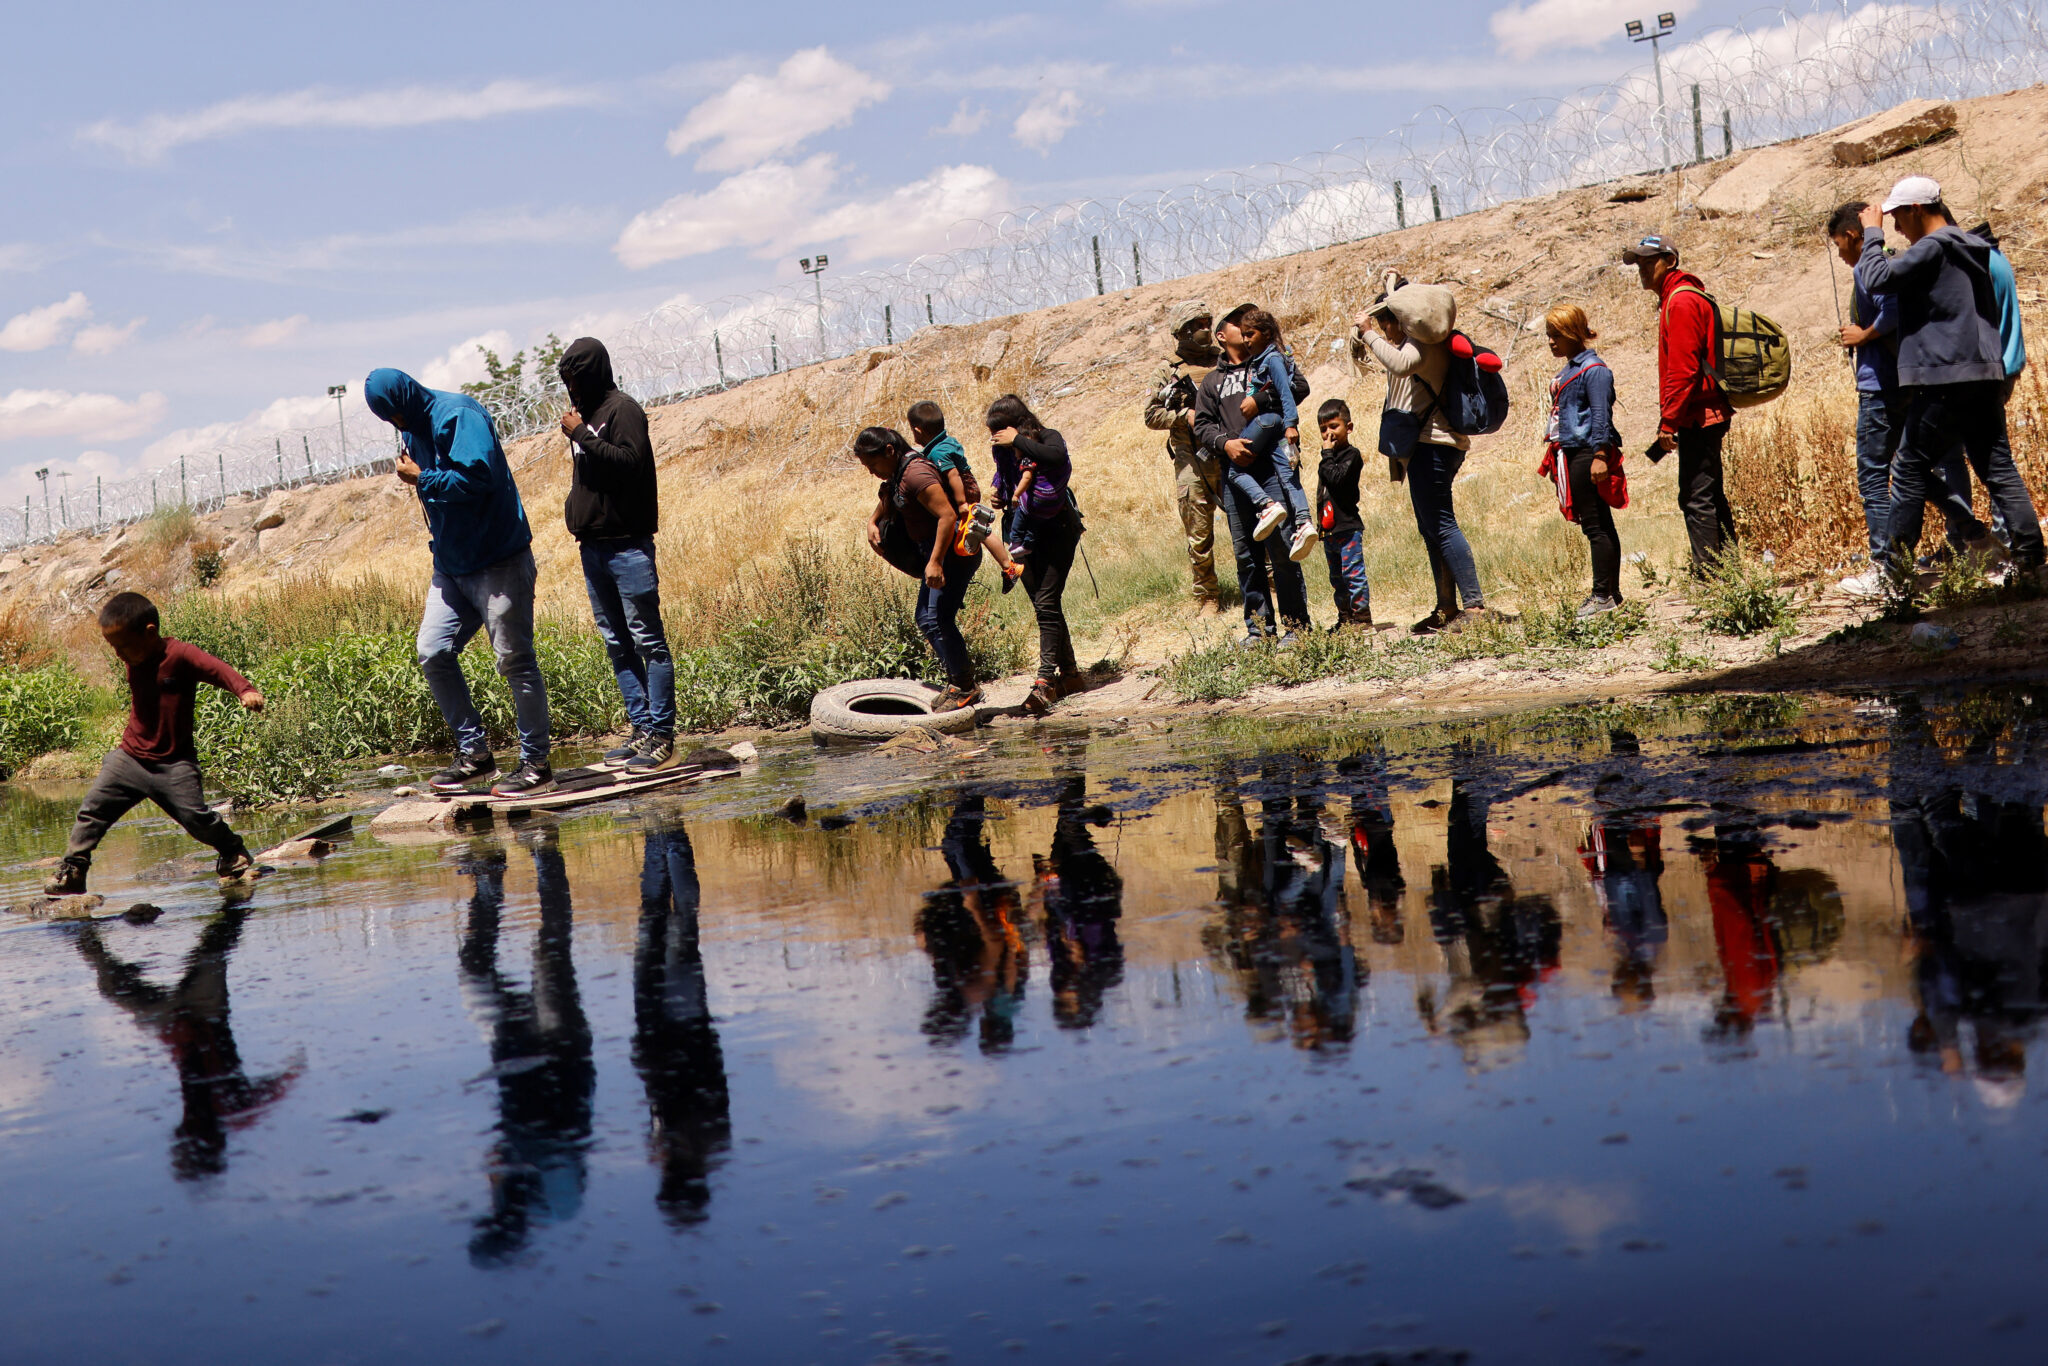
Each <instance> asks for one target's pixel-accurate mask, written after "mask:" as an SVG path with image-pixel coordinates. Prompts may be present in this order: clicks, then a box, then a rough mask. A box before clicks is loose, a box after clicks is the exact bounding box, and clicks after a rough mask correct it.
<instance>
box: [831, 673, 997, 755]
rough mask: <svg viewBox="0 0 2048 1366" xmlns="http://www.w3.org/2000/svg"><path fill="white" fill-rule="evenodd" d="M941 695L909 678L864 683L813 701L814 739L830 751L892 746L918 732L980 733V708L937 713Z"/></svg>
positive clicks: (834, 689)
mask: <svg viewBox="0 0 2048 1366" xmlns="http://www.w3.org/2000/svg"><path fill="white" fill-rule="evenodd" d="M938 695H939V690H938V689H937V688H934V687H931V686H929V685H927V684H924V683H918V682H914V681H912V680H910V679H907V678H864V679H861V680H859V681H858V682H854V683H840V684H837V685H835V686H833V687H830V688H825V689H822V690H820V691H819V692H818V693H817V694H816V695H815V696H813V697H812V698H811V738H812V739H813V740H816V741H817V742H818V743H820V744H826V745H861V744H869V743H872V742H873V741H876V740H887V739H889V738H890V737H892V736H896V735H901V734H902V733H903V732H904V731H906V730H909V729H910V728H911V727H913V726H915V727H918V728H920V729H923V730H931V731H937V732H939V733H940V734H942V735H958V734H961V733H963V732H966V731H970V730H973V729H974V726H975V715H974V708H972V707H962V708H960V709H959V710H958V711H949V712H941V713H939V714H937V715H934V714H933V713H932V702H933V701H934V700H935V699H936V698H937V697H938Z"/></svg>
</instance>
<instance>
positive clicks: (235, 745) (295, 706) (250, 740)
mask: <svg viewBox="0 0 2048 1366" xmlns="http://www.w3.org/2000/svg"><path fill="white" fill-rule="evenodd" d="M215 695H216V696H218V697H221V698H224V699H225V698H226V694H225V693H219V692H218V691H217V690H215ZM230 706H231V707H232V714H223V715H222V716H220V717H218V718H216V719H215V720H214V721H213V723H212V724H211V725H210V726H209V727H208V730H209V734H208V736H207V744H206V746H205V749H204V752H203V755H202V758H201V770H202V771H203V772H204V773H205V775H206V783H207V786H208V788H209V789H210V790H211V791H213V792H215V793H217V794H219V795H221V796H224V797H227V798H229V799H230V800H232V801H233V802H234V804H235V805H236V806H238V807H249V806H262V805H265V804H267V803H270V802H284V801H305V800H311V799H313V798H318V797H326V796H330V795H332V794H333V793H334V792H335V791H336V790H338V789H339V788H340V786H341V780H342V777H343V776H344V774H345V773H346V771H347V767H346V765H345V764H343V762H342V760H341V754H340V745H339V743H338V739H337V737H336V735H335V734H334V718H333V717H332V716H331V715H329V714H327V713H324V712H322V711H321V710H320V709H319V708H318V707H317V706H316V705H315V704H314V703H312V702H310V701H309V700H307V699H306V698H304V697H300V696H289V697H285V698H283V699H282V700H280V701H277V702H275V703H272V704H271V705H270V706H269V707H268V708H267V709H266V710H265V712H264V714H263V715H261V716H256V715H252V714H250V713H248V712H246V711H243V710H242V708H241V706H240V704H238V703H233V702H232V701H231V702H230ZM223 710H224V709H223Z"/></svg>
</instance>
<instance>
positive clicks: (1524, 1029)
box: [1417, 778, 1564, 1066]
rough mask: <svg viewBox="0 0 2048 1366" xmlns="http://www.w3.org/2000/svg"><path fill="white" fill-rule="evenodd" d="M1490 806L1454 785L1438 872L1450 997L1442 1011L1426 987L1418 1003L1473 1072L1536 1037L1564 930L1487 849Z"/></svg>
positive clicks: (1434, 887) (1432, 914) (1439, 930)
mask: <svg viewBox="0 0 2048 1366" xmlns="http://www.w3.org/2000/svg"><path fill="white" fill-rule="evenodd" d="M1491 805H1492V804H1491V802H1489V801H1488V800H1487V799H1486V798H1485V797H1484V796H1482V795H1480V793H1479V792H1478V791H1477V790H1476V788H1475V787H1474V785H1473V784H1472V783H1471V782H1469V781H1468V780H1466V779H1463V778H1454V779H1452V781H1451V802H1450V812H1449V816H1450V819H1449V821H1448V823H1447V825H1446V828H1445V832H1444V861H1443V863H1442V864H1440V865H1438V866H1437V867H1434V868H1432V869H1431V870H1430V907H1429V922H1430V928H1431V930H1432V931H1433V932H1434V933H1435V936H1436V942H1437V944H1438V945H1439V946H1440V947H1441V948H1442V950H1443V955H1444V965H1445V967H1446V969H1447V970H1448V972H1449V974H1450V979H1451V980H1450V990H1449V991H1448V992H1447V993H1446V994H1445V998H1444V1001H1443V1003H1442V1005H1441V1006H1439V1005H1438V1003H1437V1002H1436V1001H1435V999H1434V997H1433V995H1432V994H1431V993H1430V992H1429V991H1428V990H1427V989H1426V988H1425V990H1424V992H1423V994H1422V996H1421V997H1420V998H1419V999H1418V1001H1417V1005H1418V1006H1419V1007H1420V1009H1421V1011H1422V1016H1423V1021H1424V1023H1425V1024H1426V1025H1427V1026H1428V1027H1429V1029H1430V1031H1431V1032H1432V1033H1434V1032H1436V1031H1437V1030H1438V1029H1439V1028H1444V1029H1446V1030H1448V1032H1449V1034H1450V1036H1451V1037H1452V1038H1453V1039H1454V1040H1456V1041H1457V1044H1458V1046H1459V1048H1460V1049H1461V1050H1462V1051H1463V1052H1464V1054H1465V1060H1466V1062H1467V1063H1469V1064H1472V1065H1474V1066H1484V1065H1491V1064H1493V1063H1495V1062H1498V1061H1502V1060H1504V1059H1505V1057H1507V1056H1508V1055H1511V1054H1514V1053H1517V1052H1519V1051H1520V1050H1521V1048H1522V1046H1523V1045H1524V1044H1525V1043H1527V1042H1528V1039H1529V1021H1528V1010H1529V1007H1530V1006H1531V1005H1533V1004H1534V1003H1535V999H1536V983H1537V982H1539V981H1541V980H1542V979H1543V978H1545V977H1547V976H1549V975H1550V974H1551V973H1553V972H1555V971H1556V970H1557V966H1558V952H1559V950H1560V949H1561V947H1562V946H1563V942H1564V923H1563V921H1562V920H1561V919H1560V918H1559V916H1558V914H1557V908H1556V907H1555V906H1554V905H1552V904H1551V901H1550V898H1549V897H1547V896H1517V895H1516V894H1515V889H1514V884H1513V883H1512V882H1511V881H1510V880H1509V878H1508V875H1507V871H1506V870H1505V869H1503V868H1502V867H1501V866H1500V860H1499V859H1497V858H1495V857H1494V854H1493V850H1492V849H1491V848H1490V847H1489V846H1488V843H1487V830H1486V822H1487V818H1488V816H1489V814H1490V809H1491Z"/></svg>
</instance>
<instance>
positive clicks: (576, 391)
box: [556, 337, 676, 773]
mask: <svg viewBox="0 0 2048 1366" xmlns="http://www.w3.org/2000/svg"><path fill="white" fill-rule="evenodd" d="M556 368H557V370H558V372H559V373H560V374H561V377H562V387H563V388H565V389H567V390H568V391H569V402H570V404H571V405H572V406H571V407H570V409H569V411H568V412H566V413H564V414H562V434H563V435H564V436H566V437H568V438H569V459H570V480H569V496H568V499H567V500H566V501H565V502H564V504H563V507H562V515H563V519H564V520H565V521H566V522H567V523H568V526H569V534H570V535H571V536H574V537H575V538H576V541H577V545H578V547H579V549H580V550H581V552H582V558H583V586H584V588H585V589H586V590H587V591H588V592H589V594H590V614H591V616H592V617H594V618H596V621H597V632H598V634H599V635H600V636H602V637H603V638H604V648H605V653H606V654H607V655H609V656H610V657H611V662H612V672H613V674H614V675H616V676H617V678H618V680H619V696H620V697H622V698H623V699H624V700H625V703H626V719H627V721H628V722H630V723H631V725H632V727H633V733H632V735H631V736H630V737H629V738H628V739H627V741H626V743H625V744H623V745H620V746H619V747H617V748H616V749H613V750H610V751H608V752H607V753H606V754H605V756H604V757H605V762H606V763H607V764H610V765H612V766H614V767H623V768H624V769H625V770H626V771H627V772H628V773H653V772H656V771H658V770H660V769H664V768H668V767H670V766H672V765H673V764H674V763H675V761H676V671H675V661H674V659H673V657H672V656H671V655H670V653H669V648H668V635H667V632H666V631H664V630H663V628H662V624H661V579H660V576H659V575H658V574H657V573H656V572H655V567H654V533H655V531H656V530H657V529H658V527H659V525H660V494H659V492H658V491H657V489H656V487H655V482H654V444H653V442H652V441H651V440H650V439H649V437H648V433H647V414H646V412H645V411H644V410H643V409H642V408H641V407H640V405H639V403H637V402H636V401H634V399H633V396H632V395H630V394H628V393H626V392H625V391H624V390H622V389H620V388H619V387H618V385H617V384H616V383H615V382H614V381H613V379H612V360H611V356H610V355H609V354H608V353H607V352H606V351H605V349H604V343H603V342H601V341H598V340H597V339H596V338H595V337H579V338H577V339H576V340H575V341H573V342H571V343H569V347H568V349H567V350H565V351H564V352H562V359H561V362H560V364H559V365H558V366H557V367H556Z"/></svg>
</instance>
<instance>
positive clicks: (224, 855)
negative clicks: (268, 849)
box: [213, 844, 256, 880]
mask: <svg viewBox="0 0 2048 1366" xmlns="http://www.w3.org/2000/svg"><path fill="white" fill-rule="evenodd" d="M213 871H214V875H215V876H217V877H219V878H221V879H223V880H226V879H229V878H243V877H247V876H249V874H251V873H253V872H255V871H256V860H255V859H253V858H251V857H249V846H248V845H246V844H244V845H239V846H237V847H236V848H233V849H226V850H223V851H221V856H220V857H219V858H217V859H215V860H214V861H213Z"/></svg>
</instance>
